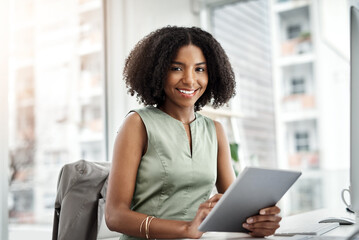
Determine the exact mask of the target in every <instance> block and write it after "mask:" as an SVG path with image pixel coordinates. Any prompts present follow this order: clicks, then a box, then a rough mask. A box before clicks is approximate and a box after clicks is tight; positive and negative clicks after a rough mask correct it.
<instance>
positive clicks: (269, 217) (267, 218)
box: [243, 206, 282, 237]
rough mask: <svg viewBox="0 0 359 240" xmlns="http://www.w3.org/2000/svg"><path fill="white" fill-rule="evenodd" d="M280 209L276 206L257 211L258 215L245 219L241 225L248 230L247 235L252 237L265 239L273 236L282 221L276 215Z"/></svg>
mask: <svg viewBox="0 0 359 240" xmlns="http://www.w3.org/2000/svg"><path fill="white" fill-rule="evenodd" d="M279 213H280V208H279V207H277V206H274V207H269V208H263V209H261V210H260V211H259V215H256V216H252V217H249V218H247V221H246V222H245V223H243V227H244V228H245V229H248V230H249V234H250V235H251V236H253V237H265V236H269V235H273V234H274V233H275V231H276V230H277V229H278V228H279V222H280V220H282V218H281V217H280V216H278V214H279Z"/></svg>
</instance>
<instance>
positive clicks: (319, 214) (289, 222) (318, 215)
mask: <svg viewBox="0 0 359 240" xmlns="http://www.w3.org/2000/svg"><path fill="white" fill-rule="evenodd" d="M327 217H350V218H354V214H351V213H348V212H345V210H344V209H342V211H339V210H328V209H322V210H316V211H311V212H306V213H302V214H297V215H293V216H290V217H284V218H283V220H282V221H281V223H280V225H281V226H283V227H287V226H297V225H298V224H303V223H308V224H315V223H317V222H318V221H320V220H322V219H324V218H327ZM103 222H104V220H103ZM104 226H105V225H104ZM103 228H104V229H105V230H101V231H100V232H101V234H100V235H101V237H99V238H98V239H106V240H118V238H119V236H120V234H119V233H115V232H110V230H108V229H107V227H103ZM355 229H356V226H355V225H341V226H339V227H337V228H335V229H333V230H331V231H330V232H328V233H326V234H324V235H323V236H330V237H348V236H350V235H351V234H352V232H354V231H355ZM201 239H204V240H206V239H211V240H214V239H216V240H235V239H251V240H267V239H270V240H286V239H288V240H296V239H298V237H295V236H294V237H277V236H271V237H267V238H252V237H251V236H250V235H248V234H245V233H220V232H207V233H205V234H203V236H202V238H201ZM185 240H187V239H185ZM333 240H335V239H333Z"/></svg>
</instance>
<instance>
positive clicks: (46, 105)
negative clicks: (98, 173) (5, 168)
mask: <svg viewBox="0 0 359 240" xmlns="http://www.w3.org/2000/svg"><path fill="white" fill-rule="evenodd" d="M10 3H11V6H10V11H11V12H10V14H9V15H10V16H11V20H10V23H11V26H10V32H11V34H10V43H11V46H10V66H9V67H10V69H9V77H10V79H9V95H10V107H9V108H10V114H9V118H10V119H9V123H10V129H9V131H10V135H9V144H10V192H9V220H10V239H15V238H16V237H14V236H15V235H16V234H15V232H18V231H22V230H24V229H25V227H22V226H25V225H24V224H27V225H28V224H30V225H37V226H38V225H44V226H45V228H46V229H47V230H49V231H48V232H49V233H51V225H52V219H53V211H54V210H53V209H54V201H55V196H56V183H57V178H58V174H59V171H60V169H61V167H62V166H63V165H64V164H66V163H69V162H73V161H77V160H79V159H85V160H89V161H105V160H106V159H105V157H106V154H105V151H106V150H105V149H106V148H105V141H104V139H105V132H104V122H105V116H104V90H103V86H104V84H103V81H104V79H103V69H104V66H103V64H104V63H103V52H102V51H103V42H102V39H103V21H102V19H103V10H102V1H101V0H90V1H84V0H81V1H80V0H79V1H73V0H63V1H54V0H50V1H49V0H14V1H10ZM11 229H13V230H11ZM16 236H17V235H16ZM34 238H36V236H34ZM36 239H39V238H36ZM48 239H49V238H48Z"/></svg>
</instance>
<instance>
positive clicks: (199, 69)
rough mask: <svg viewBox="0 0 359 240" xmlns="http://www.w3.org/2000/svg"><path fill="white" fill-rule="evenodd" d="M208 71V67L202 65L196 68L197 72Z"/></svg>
mask: <svg viewBox="0 0 359 240" xmlns="http://www.w3.org/2000/svg"><path fill="white" fill-rule="evenodd" d="M204 71H206V69H204V68H202V67H197V68H196V72H204Z"/></svg>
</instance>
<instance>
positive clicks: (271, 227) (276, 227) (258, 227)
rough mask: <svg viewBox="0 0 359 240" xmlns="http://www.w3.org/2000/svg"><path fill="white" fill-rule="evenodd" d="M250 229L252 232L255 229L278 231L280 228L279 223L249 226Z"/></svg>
mask: <svg viewBox="0 0 359 240" xmlns="http://www.w3.org/2000/svg"><path fill="white" fill-rule="evenodd" d="M248 225H249V226H248V228H250V229H251V230H255V229H274V230H276V229H278V228H279V227H280V225H279V222H260V223H254V224H248Z"/></svg>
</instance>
